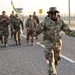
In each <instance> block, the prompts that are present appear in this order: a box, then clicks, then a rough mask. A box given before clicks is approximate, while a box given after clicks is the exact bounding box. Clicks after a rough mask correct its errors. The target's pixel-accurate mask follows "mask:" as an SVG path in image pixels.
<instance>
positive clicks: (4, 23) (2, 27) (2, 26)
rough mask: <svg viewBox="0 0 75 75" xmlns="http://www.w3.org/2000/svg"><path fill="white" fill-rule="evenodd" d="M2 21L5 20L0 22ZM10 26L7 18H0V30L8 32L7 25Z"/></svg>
mask: <svg viewBox="0 0 75 75" xmlns="http://www.w3.org/2000/svg"><path fill="white" fill-rule="evenodd" d="M2 19H5V20H4V21H1V20H2ZM9 24H10V20H9V18H8V16H5V17H3V16H2V15H1V16H0V30H4V31H8V25H9Z"/></svg>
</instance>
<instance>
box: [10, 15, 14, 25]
mask: <svg viewBox="0 0 75 75" xmlns="http://www.w3.org/2000/svg"><path fill="white" fill-rule="evenodd" d="M9 18H10V22H11V24H12V25H13V23H14V19H15V16H13V15H10V16H9Z"/></svg>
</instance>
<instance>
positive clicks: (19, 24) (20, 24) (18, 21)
mask: <svg viewBox="0 0 75 75" xmlns="http://www.w3.org/2000/svg"><path fill="white" fill-rule="evenodd" d="M12 29H14V30H18V31H20V30H23V29H24V25H23V21H22V20H21V19H20V18H19V19H16V18H15V19H14V22H13V25H12Z"/></svg>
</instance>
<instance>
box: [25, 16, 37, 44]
mask: <svg viewBox="0 0 75 75" xmlns="http://www.w3.org/2000/svg"><path fill="white" fill-rule="evenodd" d="M30 17H32V16H31V15H29V18H28V19H27V21H26V23H25V26H26V28H27V37H26V40H27V44H29V38H30V37H31V45H33V33H34V31H35V25H36V23H35V21H34V20H33V19H30Z"/></svg>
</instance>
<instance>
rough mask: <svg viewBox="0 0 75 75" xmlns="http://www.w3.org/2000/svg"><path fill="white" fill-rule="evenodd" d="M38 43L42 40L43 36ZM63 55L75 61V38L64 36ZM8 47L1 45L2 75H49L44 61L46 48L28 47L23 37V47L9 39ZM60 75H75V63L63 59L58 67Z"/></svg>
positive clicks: (0, 68) (0, 74)
mask: <svg viewBox="0 0 75 75" xmlns="http://www.w3.org/2000/svg"><path fill="white" fill-rule="evenodd" d="M39 37H40V38H39V39H38V40H37V42H40V41H41V40H42V36H41V35H40V36H39ZM62 37H63V38H62V40H63V47H62V54H63V55H64V56H66V57H68V58H70V59H72V60H74V61H75V38H73V37H68V36H66V35H65V34H63V35H62ZM8 45H9V46H8V47H3V46H2V45H1V44H0V75H48V74H47V63H46V62H45V60H44V57H43V56H44V48H43V47H41V46H38V45H37V44H35V46H28V45H27V44H26V40H25V38H24V37H23V39H22V45H21V46H15V42H14V40H13V39H11V38H10V37H9V42H8ZM57 73H58V75H75V63H71V62H69V61H67V60H66V59H64V58H62V59H61V61H60V63H59V65H58V66H57Z"/></svg>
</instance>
